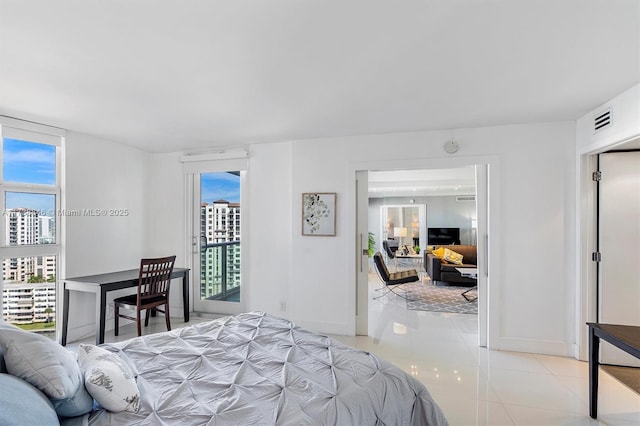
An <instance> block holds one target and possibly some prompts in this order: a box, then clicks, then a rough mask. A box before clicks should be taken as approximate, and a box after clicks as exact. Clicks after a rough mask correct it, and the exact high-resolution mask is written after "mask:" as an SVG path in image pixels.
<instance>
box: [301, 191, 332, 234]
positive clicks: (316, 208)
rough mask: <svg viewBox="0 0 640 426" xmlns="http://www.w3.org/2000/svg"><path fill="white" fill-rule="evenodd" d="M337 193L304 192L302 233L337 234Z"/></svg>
mask: <svg viewBox="0 0 640 426" xmlns="http://www.w3.org/2000/svg"><path fill="white" fill-rule="evenodd" d="M335 196H336V194H335V193H305V194H302V234H303V235H335Z"/></svg>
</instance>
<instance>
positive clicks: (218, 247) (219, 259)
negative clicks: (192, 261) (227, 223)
mask: <svg viewBox="0 0 640 426" xmlns="http://www.w3.org/2000/svg"><path fill="white" fill-rule="evenodd" d="M200 253H201V254H200V298H201V299H207V300H225V301H238V300H239V296H240V241H225V242H219V243H207V244H204V245H203V246H202V250H201V251H200Z"/></svg>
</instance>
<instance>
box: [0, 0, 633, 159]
mask: <svg viewBox="0 0 640 426" xmlns="http://www.w3.org/2000/svg"><path fill="white" fill-rule="evenodd" d="M639 22H640V2H639V1H638V0H421V1H418V0H384V1H383V0H370V1H365V0H339V1H338V0H253V1H251V0H190V1H188V2H185V1H180V0H154V1H150V0H147V1H145V0H139V1H130V0H109V1H105V0H75V1H69V0H56V1H52V0H0V115H6V116H10V117H16V118H21V119H25V120H31V121H35V122H39V123H43V124H48V125H52V126H57V127H61V128H65V129H68V130H70V131H75V132H82V133H86V134H90V135H94V136H97V137H101V138H105V139H108V140H113V141H117V142H121V143H126V144H129V145H132V146H135V147H138V148H140V149H143V150H146V151H149V152H170V151H189V152H200V151H206V150H214V149H222V148H227V147H232V146H236V145H246V144H250V143H260V142H270V141H286V140H297V139H308V138H322V137H333V136H346V135H357V134H383V133H392V132H411V131H422V130H434V129H451V128H461V127H479V126H489V125H502V124H512V123H527V122H546V121H560V120H575V119H577V118H579V117H580V116H582V115H584V114H586V113H588V112H589V111H591V110H592V109H594V108H596V107H598V106H599V105H601V104H602V103H604V102H606V101H608V100H609V99H611V98H612V97H614V96H616V95H618V94H619V93H621V92H623V91H625V90H627V89H629V88H630V87H632V86H633V85H635V84H637V83H638V82H639V81H640V47H639V46H640V24H639Z"/></svg>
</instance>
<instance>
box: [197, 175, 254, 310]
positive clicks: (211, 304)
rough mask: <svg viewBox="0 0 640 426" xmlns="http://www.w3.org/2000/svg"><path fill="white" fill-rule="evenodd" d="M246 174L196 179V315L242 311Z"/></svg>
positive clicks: (202, 176) (205, 176)
mask: <svg viewBox="0 0 640 426" xmlns="http://www.w3.org/2000/svg"><path fill="white" fill-rule="evenodd" d="M244 173H245V172H243V171H238V170H236V171H223V172H203V173H198V174H195V175H194V185H193V189H194V197H193V198H194V214H193V250H192V252H193V256H194V258H193V266H194V268H193V270H194V274H193V280H194V285H193V295H194V310H195V311H197V312H209V313H222V314H233V313H239V312H241V311H242V310H243V307H244V303H243V302H244V300H243V297H242V291H241V290H242V284H241V283H242V268H241V265H242V217H243V208H242V207H243V206H242V196H241V194H242V180H243V176H244Z"/></svg>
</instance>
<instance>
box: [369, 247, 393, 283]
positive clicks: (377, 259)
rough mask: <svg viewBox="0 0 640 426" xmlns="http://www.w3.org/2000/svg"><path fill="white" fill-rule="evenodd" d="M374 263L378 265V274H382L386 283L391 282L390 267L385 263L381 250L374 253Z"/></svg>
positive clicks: (381, 277)
mask: <svg viewBox="0 0 640 426" xmlns="http://www.w3.org/2000/svg"><path fill="white" fill-rule="evenodd" d="M373 263H374V264H375V265H376V270H377V271H378V275H380V279H381V280H382V281H384V282H385V283H387V282H389V278H390V277H391V275H390V274H389V269H387V265H386V264H385V263H384V259H383V258H382V254H381V253H380V252H379V251H378V252H376V253H375V254H374V255H373Z"/></svg>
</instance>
